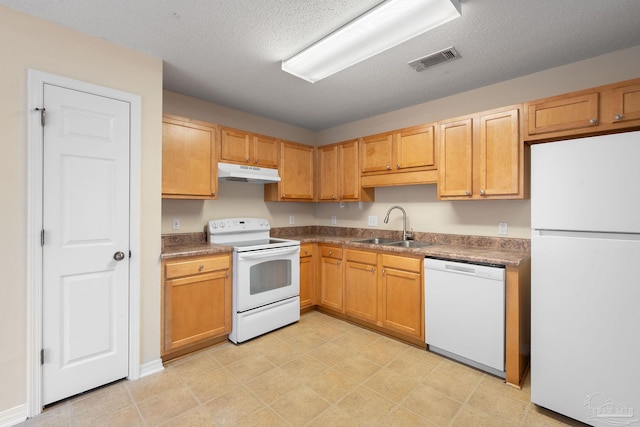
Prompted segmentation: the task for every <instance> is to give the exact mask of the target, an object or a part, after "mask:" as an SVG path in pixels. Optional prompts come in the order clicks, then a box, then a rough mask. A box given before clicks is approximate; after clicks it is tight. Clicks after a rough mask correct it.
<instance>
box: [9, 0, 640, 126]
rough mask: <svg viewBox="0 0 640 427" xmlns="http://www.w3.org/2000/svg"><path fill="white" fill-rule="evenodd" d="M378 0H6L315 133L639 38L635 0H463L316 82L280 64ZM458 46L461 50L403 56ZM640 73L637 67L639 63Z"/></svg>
mask: <svg viewBox="0 0 640 427" xmlns="http://www.w3.org/2000/svg"><path fill="white" fill-rule="evenodd" d="M379 2H380V0H306V1H303V0H190V1H157V0H134V1H132V0H0V5H5V6H8V7H11V8H13V9H16V10H19V11H23V12H26V13H28V14H30V15H33V16H37V17H40V18H44V19H46V20H49V21H53V22H57V23H60V24H62V25H64V26H67V27H70V28H73V29H76V30H78V31H81V32H83V33H86V34H91V35H94V36H97V37H100V38H103V39H106V40H109V41H111V42H113V43H116V44H119V45H123V46H127V47H130V48H132V49H135V50H138V51H141V52H145V53H148V54H151V55H153V56H156V57H159V58H162V59H163V61H164V87H165V88H166V89H168V90H171V91H175V92H179V93H183V94H186V95H190V96H194V97H197V98H200V99H204V100H207V101H211V102H214V103H216V104H220V105H224V106H227V107H231V108H235V109H238V110H242V111H246V112H249V113H253V114H257V115H260V116H263V117H268V118H272V119H275V120H279V121H282V122H286V123H290V124H293V125H297V126H300V127H303V128H307V129H310V130H322V129H327V128H330V127H334V126H337V125H340V124H343V123H347V122H350V121H354V120H358V119H361V118H365V117H370V116H373V115H376V114H381V113H385V112H388V111H393V110H397V109H399V108H403V107H407V106H411V105H415V104H419V103H423V102H427V101H430V100H433V99H438V98H442V97H445V96H448V95H452V94H455V93H459V92H463V91H466V90H470V89H474V88H478V87H482V86H486V85H488V84H492V83H496V82H499V81H503V80H507V79H511V78H515V77H518V76H522V75H526V74H529V73H532V72H536V71H540V70H544V69H548V68H552V67H556V66H559V65H563V64H567V63H570V62H574V61H578V60H581V59H586V58H590V57H594V56H598V55H601V54H605V53H608V52H612V51H616V50H619V49H623V48H627V47H631V46H636V45H640V1H639V0H537V1H533V0H461V1H460V3H461V5H462V17H461V18H458V19H455V20H453V21H451V22H449V23H447V24H445V25H443V26H441V27H439V28H436V29H435V30H432V31H430V32H428V33H426V34H423V35H421V36H418V37H416V38H415V39H412V40H410V41H408V42H405V43H403V44H401V45H399V46H397V47H395V48H393V49H390V50H388V51H386V52H384V53H382V54H380V55H377V56H375V57H373V58H371V59H369V60H366V61H364V62H362V63H360V64H357V65H355V66H353V67H351V68H348V69H346V70H344V71H341V72H339V73H338V74H335V75H333V76H330V77H328V78H326V79H324V80H321V81H319V82H317V83H314V84H311V83H308V82H306V81H303V80H301V79H298V78H296V77H294V76H292V75H289V74H287V73H285V72H283V71H281V70H280V61H281V60H282V59H286V58H288V57H289V56H291V55H292V54H294V53H296V52H298V51H299V50H301V49H303V48H304V47H306V46H308V45H310V44H312V43H313V42H314V41H316V40H317V39H319V38H321V37H322V36H324V35H326V34H327V33H329V32H331V31H333V30H335V29H337V28H339V27H340V26H341V25H343V24H345V23H346V22H348V21H350V20H351V19H353V18H355V17H356V16H358V15H360V14H362V13H363V12H365V11H366V10H368V9H370V8H371V7H373V6H374V5H376V4H377V3H379ZM449 46H454V47H455V48H456V49H457V50H458V52H459V53H460V54H461V55H462V58H461V59H458V60H456V61H452V62H450V63H445V64H441V65H438V66H436V67H434V68H431V69H428V70H426V71H423V72H421V73H417V72H416V71H414V70H413V69H412V68H410V67H409V66H408V65H407V62H408V61H411V60H413V59H416V58H419V57H421V56H424V55H427V54H429V53H432V52H435V51H438V50H441V49H443V48H447V47H449ZM639 73H640V70H639Z"/></svg>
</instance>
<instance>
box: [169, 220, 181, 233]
mask: <svg viewBox="0 0 640 427" xmlns="http://www.w3.org/2000/svg"><path fill="white" fill-rule="evenodd" d="M171 229H172V230H180V218H173V219H172V220H171Z"/></svg>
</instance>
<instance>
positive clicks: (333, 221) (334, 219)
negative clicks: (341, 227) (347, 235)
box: [331, 215, 337, 225]
mask: <svg viewBox="0 0 640 427" xmlns="http://www.w3.org/2000/svg"><path fill="white" fill-rule="evenodd" d="M336 222H337V221H336V216H335V215H331V224H332V225H336Z"/></svg>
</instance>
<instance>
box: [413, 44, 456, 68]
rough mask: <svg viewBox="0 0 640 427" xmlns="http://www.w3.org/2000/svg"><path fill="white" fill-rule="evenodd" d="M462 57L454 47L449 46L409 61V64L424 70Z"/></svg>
mask: <svg viewBox="0 0 640 427" xmlns="http://www.w3.org/2000/svg"><path fill="white" fill-rule="evenodd" d="M458 58H460V54H459V53H458V51H457V50H456V49H455V48H454V47H448V48H446V49H443V50H441V51H439V52H435V53H432V54H430V55H427V56H423V57H422V58H418V59H414V60H413V61H411V62H409V65H410V66H411V67H412V68H413V69H414V70H416V71H424V70H426V69H427V68H429V67H433V66H434V65H438V64H442V63H443V62H448V61H453V60H454V59H458Z"/></svg>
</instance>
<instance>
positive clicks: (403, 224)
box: [384, 206, 413, 240]
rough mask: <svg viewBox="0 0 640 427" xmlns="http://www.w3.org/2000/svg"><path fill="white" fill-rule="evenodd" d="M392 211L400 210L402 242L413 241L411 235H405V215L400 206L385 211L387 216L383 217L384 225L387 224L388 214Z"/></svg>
mask: <svg viewBox="0 0 640 427" xmlns="http://www.w3.org/2000/svg"><path fill="white" fill-rule="evenodd" d="M394 209H400V210H401V211H402V240H411V239H413V233H407V213H406V212H405V210H404V209H402V207H400V206H391V207H390V208H389V210H388V211H387V216H385V217H384V223H385V224H388V223H389V214H390V213H391V211H392V210H394Z"/></svg>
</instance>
